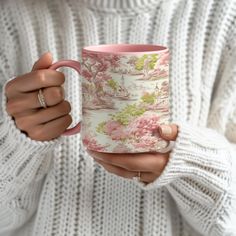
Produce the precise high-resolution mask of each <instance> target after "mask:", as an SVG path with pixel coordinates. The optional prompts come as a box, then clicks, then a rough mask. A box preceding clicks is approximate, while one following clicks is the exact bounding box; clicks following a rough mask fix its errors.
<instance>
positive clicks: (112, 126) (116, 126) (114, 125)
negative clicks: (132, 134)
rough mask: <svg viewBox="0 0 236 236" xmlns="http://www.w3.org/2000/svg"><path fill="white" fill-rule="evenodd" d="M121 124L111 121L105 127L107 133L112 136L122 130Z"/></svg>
mask: <svg viewBox="0 0 236 236" xmlns="http://www.w3.org/2000/svg"><path fill="white" fill-rule="evenodd" d="M121 127H122V126H121V124H120V123H119V122H117V121H113V120H109V121H107V123H106V125H105V127H104V128H105V132H106V133H107V134H108V135H110V134H111V133H112V132H113V131H114V130H117V129H119V128H121Z"/></svg>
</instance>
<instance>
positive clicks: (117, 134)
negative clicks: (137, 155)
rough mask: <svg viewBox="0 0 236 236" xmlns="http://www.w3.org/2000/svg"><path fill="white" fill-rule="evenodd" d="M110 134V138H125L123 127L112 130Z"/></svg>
mask: <svg viewBox="0 0 236 236" xmlns="http://www.w3.org/2000/svg"><path fill="white" fill-rule="evenodd" d="M110 136H111V139H112V140H124V139H125V138H127V134H126V132H125V131H124V129H116V130H113V131H112V133H111V134H110Z"/></svg>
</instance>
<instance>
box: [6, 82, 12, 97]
mask: <svg viewBox="0 0 236 236" xmlns="http://www.w3.org/2000/svg"><path fill="white" fill-rule="evenodd" d="M12 83H13V80H11V81H9V82H7V84H6V86H5V94H6V96H8V94H9V93H10V91H11V86H12Z"/></svg>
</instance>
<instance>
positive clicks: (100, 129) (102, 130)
mask: <svg viewBox="0 0 236 236" xmlns="http://www.w3.org/2000/svg"><path fill="white" fill-rule="evenodd" d="M105 125H106V121H104V122H101V123H99V124H98V126H97V128H96V131H97V132H98V133H100V134H105Z"/></svg>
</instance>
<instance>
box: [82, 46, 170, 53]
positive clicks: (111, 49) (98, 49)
mask: <svg viewBox="0 0 236 236" xmlns="http://www.w3.org/2000/svg"><path fill="white" fill-rule="evenodd" d="M125 48H126V49H129V50H124V49H125ZM130 50H131V51H130ZM82 51H83V52H86V53H97V54H101V53H102V54H119V55H129V54H131V55H135V54H136V55H137V54H154V53H165V52H168V51H169V50H168V48H167V47H166V46H163V45H158V44H100V45H91V46H86V47H84V48H83V49H82Z"/></svg>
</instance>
